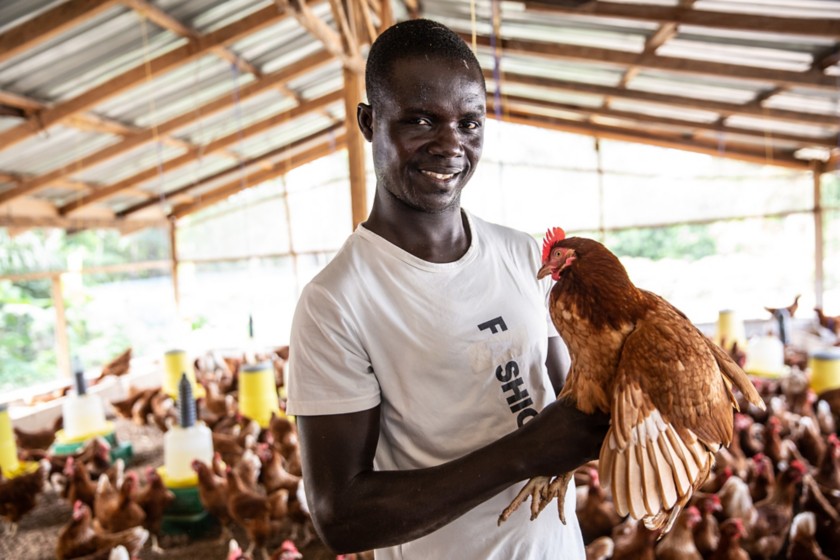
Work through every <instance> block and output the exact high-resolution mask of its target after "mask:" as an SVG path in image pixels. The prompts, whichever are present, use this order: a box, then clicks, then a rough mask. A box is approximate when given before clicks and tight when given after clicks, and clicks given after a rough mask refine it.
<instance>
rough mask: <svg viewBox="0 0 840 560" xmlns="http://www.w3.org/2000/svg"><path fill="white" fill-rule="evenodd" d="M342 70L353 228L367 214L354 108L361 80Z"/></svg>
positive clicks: (360, 142) (360, 139)
mask: <svg viewBox="0 0 840 560" xmlns="http://www.w3.org/2000/svg"><path fill="white" fill-rule="evenodd" d="M343 72H344V113H345V123H346V126H345V128H346V129H347V159H348V161H349V163H350V206H351V208H352V211H353V229H356V226H357V225H359V224H360V223H361V222H363V221H365V219H366V218H367V214H368V208H367V186H366V184H365V181H366V179H367V177H366V176H365V139H364V137H363V136H362V131H361V130H359V125H358V123H357V122H356V108H357V107H358V105H359V102H360V101H362V82H363V81H364V80H363V77H362V76H361V75H360V74H357V73H355V72H353V71H352V70H348V69H347V68H345V69H344V70H343Z"/></svg>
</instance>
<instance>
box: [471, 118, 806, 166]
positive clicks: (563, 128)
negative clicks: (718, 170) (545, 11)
mask: <svg viewBox="0 0 840 560" xmlns="http://www.w3.org/2000/svg"><path fill="white" fill-rule="evenodd" d="M487 114H488V115H490V116H491V117H493V118H495V115H494V114H493V112H492V111H488V113H487ZM502 120H503V121H506V122H512V123H516V124H524V125H529V126H540V127H543V128H547V129H550V130H557V131H560V132H569V133H572V134H583V135H586V136H594V137H597V138H603V139H607V140H620V141H622V142H636V143H642V144H648V145H651V146H658V147H661V148H672V149H676V150H685V151H689V152H697V153H701V154H707V155H712V156H720V157H726V158H729V159H736V160H739V161H747V162H749V163H757V164H760V165H775V166H778V167H786V168H791V169H799V170H806V169H810V165H809V163H808V162H806V161H802V160H798V159H796V158H794V157H793V156H792V155H790V154H782V155H779V156H776V157H773V158H768V157H767V153H766V152H765V150H749V149H745V148H741V147H737V146H733V145H728V146H727V147H726V150H724V151H721V150H720V146H718V144H717V142H702V141H699V140H686V139H683V138H680V137H678V136H667V135H659V134H653V133H650V132H644V131H640V130H633V129H627V128H623V127H617V126H608V125H603V124H593V123H585V122H581V121H573V120H569V119H559V118H555V117H546V116H539V117H538V116H535V115H533V114H529V113H525V112H522V111H515V110H507V111H503V112H502Z"/></svg>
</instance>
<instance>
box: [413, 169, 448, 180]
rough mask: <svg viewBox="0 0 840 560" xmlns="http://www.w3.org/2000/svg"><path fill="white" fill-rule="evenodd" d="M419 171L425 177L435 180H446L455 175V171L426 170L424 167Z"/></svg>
mask: <svg viewBox="0 0 840 560" xmlns="http://www.w3.org/2000/svg"><path fill="white" fill-rule="evenodd" d="M420 173H422V174H423V175H425V176H426V177H430V178H432V179H434V180H435V181H448V180H449V179H451V178H452V177H454V176H455V175H457V173H436V172H434V171H428V170H426V169H421V170H420Z"/></svg>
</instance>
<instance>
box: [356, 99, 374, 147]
mask: <svg viewBox="0 0 840 560" xmlns="http://www.w3.org/2000/svg"><path fill="white" fill-rule="evenodd" d="M356 122H358V123H359V129H360V130H361V131H362V136H364V137H365V140H367V141H368V142H370V141H371V139H372V138H373V109H371V107H370V105H368V104H367V103H359V106H358V107H357V108H356Z"/></svg>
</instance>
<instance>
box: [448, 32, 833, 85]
mask: <svg viewBox="0 0 840 560" xmlns="http://www.w3.org/2000/svg"><path fill="white" fill-rule="evenodd" d="M462 37H463V38H464V40H465V41H468V40H471V38H468V36H467V35H465V34H462ZM476 42H477V44H478V45H480V46H482V47H486V48H489V47H490V37H488V36H486V35H479V36H477V37H476ZM497 44H500V46H501V49H502V51H503V52H506V53H510V54H517V55H521V56H534V57H541V58H547V59H550V60H585V61H589V62H598V63H603V64H607V65H617V66H633V65H637V66H640V67H642V68H652V69H655V70H663V71H666V72H673V73H677V74H691V75H697V76H713V77H716V78H726V79H730V80H745V81H751V82H766V83H770V84H775V85H784V86H792V87H802V88H817V89H825V90H835V89H836V88H837V83H836V82H837V78H836V77H834V76H827V75H825V74H823V73H822V72H820V71H815V70H809V71H807V72H793V71H790V70H773V69H768V68H758V67H755V66H743V65H740V64H724V63H720V62H708V61H705V60H692V59H687V58H676V57H671V56H667V57H666V56H653V57H648V58H644V57H643V58H641V59H640V58H639V55H638V53H632V52H627V51H619V50H615V49H603V48H598V47H584V46H578V45H562V44H559V43H548V42H545V41H531V40H525V39H501V40H500V41H498V42H497Z"/></svg>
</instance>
